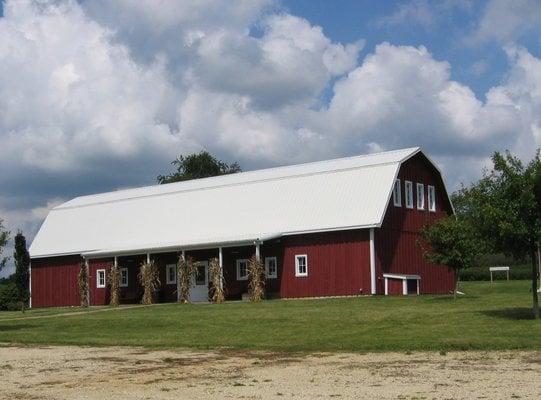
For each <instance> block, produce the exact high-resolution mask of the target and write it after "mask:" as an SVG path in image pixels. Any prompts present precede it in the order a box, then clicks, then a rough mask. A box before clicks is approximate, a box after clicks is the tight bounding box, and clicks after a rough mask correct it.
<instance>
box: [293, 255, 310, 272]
mask: <svg viewBox="0 0 541 400" xmlns="http://www.w3.org/2000/svg"><path fill="white" fill-rule="evenodd" d="M295 276H308V256H307V255H306V254H299V255H296V256H295Z"/></svg>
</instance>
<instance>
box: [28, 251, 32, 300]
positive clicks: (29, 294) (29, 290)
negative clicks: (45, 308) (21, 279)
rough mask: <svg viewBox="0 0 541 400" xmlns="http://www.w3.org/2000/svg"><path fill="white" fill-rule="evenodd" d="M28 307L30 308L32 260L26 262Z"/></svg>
mask: <svg viewBox="0 0 541 400" xmlns="http://www.w3.org/2000/svg"><path fill="white" fill-rule="evenodd" d="M28 308H32V260H30V263H29V264H28Z"/></svg>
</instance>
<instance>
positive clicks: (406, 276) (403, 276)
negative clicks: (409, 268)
mask: <svg viewBox="0 0 541 400" xmlns="http://www.w3.org/2000/svg"><path fill="white" fill-rule="evenodd" d="M383 277H384V278H390V279H415V280H420V279H421V276H420V275H410V274H383Z"/></svg>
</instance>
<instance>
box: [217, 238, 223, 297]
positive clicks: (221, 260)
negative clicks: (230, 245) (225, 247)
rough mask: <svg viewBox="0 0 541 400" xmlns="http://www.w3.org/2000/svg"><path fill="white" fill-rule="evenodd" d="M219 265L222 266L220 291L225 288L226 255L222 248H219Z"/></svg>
mask: <svg viewBox="0 0 541 400" xmlns="http://www.w3.org/2000/svg"><path fill="white" fill-rule="evenodd" d="M218 263H219V264H220V289H223V288H224V255H223V251H222V248H221V247H218Z"/></svg>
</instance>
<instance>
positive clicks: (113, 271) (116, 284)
mask: <svg viewBox="0 0 541 400" xmlns="http://www.w3.org/2000/svg"><path fill="white" fill-rule="evenodd" d="M108 275H109V276H108V277H107V278H108V282H109V288H110V293H111V300H110V301H109V304H110V305H112V306H115V307H116V306H118V305H119V304H120V268H118V265H115V264H113V265H111V268H110V269H109V274H108Z"/></svg>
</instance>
